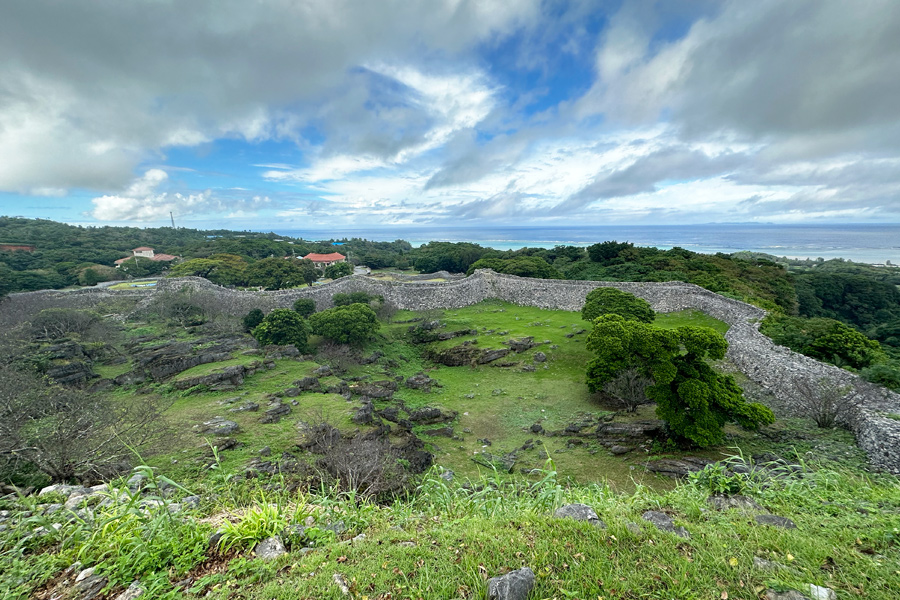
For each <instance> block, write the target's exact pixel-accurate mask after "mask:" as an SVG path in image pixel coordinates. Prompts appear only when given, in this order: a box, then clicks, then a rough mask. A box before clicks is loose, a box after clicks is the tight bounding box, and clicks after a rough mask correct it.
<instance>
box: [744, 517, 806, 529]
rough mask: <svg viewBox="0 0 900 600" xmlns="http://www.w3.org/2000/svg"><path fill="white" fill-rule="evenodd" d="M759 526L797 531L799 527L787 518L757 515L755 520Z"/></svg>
mask: <svg viewBox="0 0 900 600" xmlns="http://www.w3.org/2000/svg"><path fill="white" fill-rule="evenodd" d="M753 519H754V520H755V521H756V524H757V525H768V526H770V527H780V528H782V529H797V525H796V524H795V523H794V522H793V521H791V520H790V519H788V518H787V517H779V516H778V515H766V514H763V515H756V516H755V517H754V518H753Z"/></svg>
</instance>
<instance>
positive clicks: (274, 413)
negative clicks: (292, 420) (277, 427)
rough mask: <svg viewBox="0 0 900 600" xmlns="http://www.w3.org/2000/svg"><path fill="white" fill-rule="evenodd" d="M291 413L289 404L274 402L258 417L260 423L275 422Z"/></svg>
mask: <svg viewBox="0 0 900 600" xmlns="http://www.w3.org/2000/svg"><path fill="white" fill-rule="evenodd" d="M289 414H291V405H290V404H276V405H275V406H273V407H272V408H270V409H269V410H267V411H266V412H265V414H264V415H263V416H262V417H261V418H260V419H259V422H260V423H277V422H279V421H280V420H281V418H282V417H284V416H286V415H289Z"/></svg>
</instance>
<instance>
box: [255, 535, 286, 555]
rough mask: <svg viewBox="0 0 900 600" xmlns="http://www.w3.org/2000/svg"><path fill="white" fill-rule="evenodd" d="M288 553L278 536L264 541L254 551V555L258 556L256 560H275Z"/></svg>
mask: <svg viewBox="0 0 900 600" xmlns="http://www.w3.org/2000/svg"><path fill="white" fill-rule="evenodd" d="M286 552H287V550H285V549H284V542H282V541H281V538H280V537H278V536H277V535H275V536H272V537H270V538H266V539H264V540H263V541H261V542H260V543H258V544H257V545H256V547H255V548H254V549H253V554H255V555H256V558H259V559H262V560H275V559H276V558H278V557H279V556H281V555H283V554H285V553H286Z"/></svg>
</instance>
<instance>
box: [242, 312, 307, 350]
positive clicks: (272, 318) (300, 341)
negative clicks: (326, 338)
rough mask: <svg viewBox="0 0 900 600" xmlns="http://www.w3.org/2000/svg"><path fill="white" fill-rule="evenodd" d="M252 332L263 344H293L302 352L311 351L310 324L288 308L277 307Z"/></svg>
mask: <svg viewBox="0 0 900 600" xmlns="http://www.w3.org/2000/svg"><path fill="white" fill-rule="evenodd" d="M251 333H252V335H253V337H254V338H256V341H257V342H259V343H260V345H262V346H268V345H269V344H276V345H278V346H283V345H286V344H293V345H294V346H296V347H297V350H299V351H300V352H303V353H307V352H309V347H308V346H307V338H308V337H309V324H308V323H307V322H306V319H304V318H303V317H301V316H300V315H298V314H297V313H295V312H294V311H292V310H290V309H287V308H276V309H275V310H273V311H272V312H270V313H269V314H268V315H266V317H265V318H264V319H263V320H262V323H260V324H259V325H257V326H256V327H255V328H254V329H253V331H252V332H251Z"/></svg>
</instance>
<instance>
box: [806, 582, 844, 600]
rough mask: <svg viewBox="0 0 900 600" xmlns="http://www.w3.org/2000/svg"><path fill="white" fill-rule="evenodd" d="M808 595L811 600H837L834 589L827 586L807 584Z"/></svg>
mask: <svg viewBox="0 0 900 600" xmlns="http://www.w3.org/2000/svg"><path fill="white" fill-rule="evenodd" d="M809 595H810V597H811V598H812V600H837V594H835V593H834V590H833V589H831V588H827V587H822V586H818V585H815V584H813V583H811V584H809Z"/></svg>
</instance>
